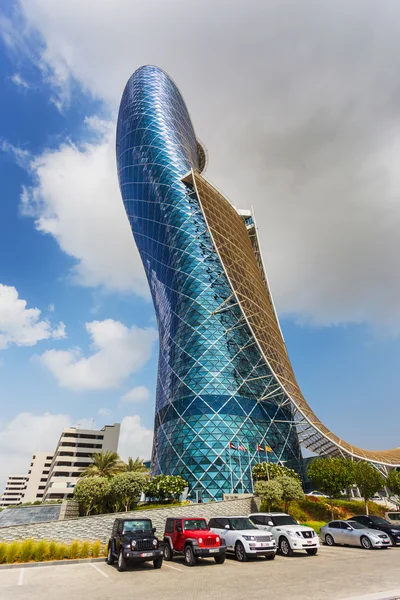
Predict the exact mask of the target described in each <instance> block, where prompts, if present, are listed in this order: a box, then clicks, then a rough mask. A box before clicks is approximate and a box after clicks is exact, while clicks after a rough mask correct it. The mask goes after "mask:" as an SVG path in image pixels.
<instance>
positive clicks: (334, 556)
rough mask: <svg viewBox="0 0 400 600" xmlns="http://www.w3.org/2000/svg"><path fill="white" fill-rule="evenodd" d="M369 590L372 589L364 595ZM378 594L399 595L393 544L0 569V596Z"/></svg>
mask: <svg viewBox="0 0 400 600" xmlns="http://www.w3.org/2000/svg"><path fill="white" fill-rule="evenodd" d="M371 594H374V595H371ZM133 597H134V598H145V599H146V600H152V599H154V600H160V599H162V600H177V599H178V600H179V599H182V600H186V599H188V598H190V599H191V600H197V599H199V600H200V599H201V600H204V599H206V598H210V599H211V598H212V599H213V600H215V599H217V600H243V599H244V598H253V599H254V600H264V599H265V598H267V599H269V598H271V599H272V598H279V600H292V599H293V600H350V598H351V600H354V599H355V598H357V600H383V599H385V600H386V599H387V600H388V599H390V600H393V599H396V600H397V598H400V547H398V548H389V549H387V550H369V551H368V550H363V549H362V548H343V547H334V548H327V547H323V548H321V549H320V552H319V554H318V555H317V556H308V555H306V554H302V553H299V554H297V555H295V556H294V557H293V558H283V557H281V556H277V557H276V559H275V560H274V561H271V562H270V561H266V560H264V559H263V558H258V559H255V560H251V561H249V562H247V563H238V562H237V561H236V560H234V559H233V558H229V559H227V560H226V561H225V564H223V565H217V564H215V563H214V561H213V560H202V561H200V562H199V564H198V565H196V566H195V567H192V568H189V567H186V566H185V565H184V564H183V562H182V561H181V560H179V559H177V560H174V561H173V562H172V563H170V562H168V563H167V562H164V565H163V568H162V569H160V570H154V569H153V566H152V564H151V563H146V564H144V565H141V566H136V567H133V568H132V569H131V570H129V571H127V572H125V573H118V571H117V570H116V569H115V568H114V567H109V566H108V565H106V564H105V563H86V564H79V565H65V566H54V567H38V568H35V569H31V568H25V569H21V568H20V569H10V570H8V569H7V570H1V571H0V598H1V600H22V599H23V600H92V599H93V600H115V598H133Z"/></svg>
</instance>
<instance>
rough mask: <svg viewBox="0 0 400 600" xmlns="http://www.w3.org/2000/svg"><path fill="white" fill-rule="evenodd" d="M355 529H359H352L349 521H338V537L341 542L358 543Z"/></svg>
mask: <svg viewBox="0 0 400 600" xmlns="http://www.w3.org/2000/svg"><path fill="white" fill-rule="evenodd" d="M357 531H359V530H356V529H353V527H352V526H351V525H350V524H349V523H346V522H344V521H341V523H340V537H341V540H342V541H341V544H349V546H356V545H358V536H357Z"/></svg>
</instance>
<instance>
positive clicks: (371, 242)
mask: <svg viewBox="0 0 400 600" xmlns="http://www.w3.org/2000/svg"><path fill="white" fill-rule="evenodd" d="M192 4H193V7H192V8H193V9H196V6H197V4H198V3H197V2H195V1H193V2H192ZM260 4H261V3H257V2H255V1H254V2H253V1H251V2H246V3H243V5H242V3H237V7H236V9H235V10H232V11H230V12H229V15H227V14H226V11H225V6H224V2H222V1H217V2H211V1H210V2H208V1H207V2H202V12H201V15H200V17H199V23H198V25H199V28H198V29H199V31H191V33H190V35H189V33H188V31H187V29H186V28H185V27H184V26H183V24H182V23H181V21H180V16H179V15H181V14H182V9H183V3H182V2H181V1H180V0H179V1H178V0H176V1H174V2H172V3H170V4H169V10H168V11H167V10H166V7H165V6H164V4H158V3H157V2H154V1H151V2H146V3H145V4H144V3H143V2H141V1H136V2H130V1H129V2H128V0H116V1H115V2H113V3H110V2H106V1H99V0H98V1H96V2H94V1H91V0H81V1H80V2H69V1H67V0H59V1H58V2H57V3H54V2H52V1H51V0H30V1H27V0H21V1H20V2H11V1H9V2H6V3H4V4H3V7H2V13H1V15H0V19H1V21H0V25H1V28H0V29H1V31H2V32H3V40H2V44H1V46H0V82H1V86H2V90H1V94H0V102H1V112H0V115H1V117H0V119H1V128H0V185H1V195H0V197H1V203H0V223H1V225H0V227H1V235H0V285H1V287H0V390H1V391H0V393H1V413H0V484H1V482H2V481H4V478H5V476H6V475H7V473H8V472H10V471H14V472H16V471H22V472H24V471H25V470H26V469H27V461H28V459H29V456H30V454H31V453H32V452H34V451H36V450H52V448H53V446H54V444H55V442H56V440H57V437H58V435H59V432H60V430H61V428H62V427H64V426H66V425H70V424H77V423H80V424H81V425H85V426H89V427H90V426H91V424H92V423H93V422H94V423H95V424H96V426H103V425H104V424H109V423H113V422H122V424H123V435H122V436H121V446H120V450H121V454H122V455H123V456H124V458H126V457H127V456H128V455H133V456H142V457H146V458H147V457H148V456H149V454H150V448H151V438H152V432H151V430H152V424H153V416H154V400H155V397H154V394H155V382H156V372H157V371H156V369H157V335H156V323H155V318H154V313H153V308H152V304H151V301H150V299H149V296H148V291H147V286H146V282H145V280H144V275H143V272H142V267H141V264H140V260H139V258H138V255H137V252H136V248H135V245H134V242H133V240H132V238H131V235H130V231H129V226H128V223H127V220H126V218H125V214H124V212H123V207H122V202H121V200H120V197H119V192H118V186H117V179H116V170H115V156H114V142H115V140H114V136H115V119H116V111H117V108H118V102H119V99H120V96H121V94H122V90H123V86H124V84H125V82H126V80H127V79H128V77H129V76H130V74H131V72H133V71H134V70H135V69H136V68H138V67H139V66H140V65H141V64H148V63H154V64H158V65H159V66H161V67H163V68H165V69H166V70H167V71H168V72H169V73H170V75H171V76H172V77H173V78H174V79H175V81H176V82H177V84H178V86H179V87H180V89H181V91H182V92H183V94H184V97H185V99H186V101H187V104H188V108H189V111H190V112H191V115H192V119H193V122H194V126H195V129H196V131H197V133H198V136H199V138H200V139H201V140H202V141H203V143H204V145H205V146H206V147H207V148H208V153H209V166H208V170H207V173H206V175H207V176H208V177H209V178H210V180H211V181H213V182H214V183H215V184H216V185H217V186H218V187H219V188H220V189H221V190H222V191H223V192H225V193H226V195H227V196H228V197H229V198H230V199H231V201H232V202H233V203H234V204H235V205H237V206H240V207H242V208H248V207H250V206H254V208H255V211H256V216H257V222H258V227H259V235H260V238H261V243H262V247H263V251H264V261H265V264H266V268H267V271H268V273H269V278H270V283H271V286H272V291H273V294H274V297H275V301H276V304H277V309H278V312H279V313H280V316H281V325H282V329H283V332H284V336H285V340H286V343H287V346H288V349H289V353H290V356H291V359H292V362H293V365H294V368H295V372H296V375H297V378H298V380H299V383H300V385H301V387H302V390H303V393H304V395H305V396H306V398H307V399H308V401H309V403H310V405H311V406H312V408H313V409H314V410H315V412H316V413H317V415H318V416H319V417H320V418H321V419H322V420H323V422H324V423H325V424H326V425H327V426H328V427H329V428H331V429H332V430H333V431H334V432H335V433H337V434H338V435H339V436H341V437H343V439H345V440H346V441H349V442H351V443H354V444H356V445H360V446H362V447H366V448H390V447H394V446H398V445H399V436H398V427H397V423H398V421H399V416H400V409H399V401H398V385H397V373H398V371H399V360H400V343H399V333H400V305H399V302H398V298H399V292H400V276H399V271H398V265H397V256H398V252H399V250H400V248H399V245H400V243H399V239H398V238H399V237H400V236H398V231H399V226H400V208H399V206H400V204H399V190H400V180H399V178H398V174H397V170H398V168H397V163H398V161H397V158H398V155H399V154H400V152H399V150H400V145H399V136H398V134H399V131H400V130H399V125H400V121H399V116H400V115H399V109H398V106H399V104H398V103H397V105H396V103H395V102H394V97H395V95H396V93H397V92H396V90H397V89H398V84H399V74H398V73H399V72H400V70H399V69H398V68H397V67H398V65H397V64H396V62H397V60H398V59H397V58H395V59H393V57H394V56H397V57H398V56H399V55H400V53H399V52H398V50H400V49H399V48H398V45H399V41H398V36H397V34H396V29H395V27H394V26H393V23H396V22H398V21H399V16H400V15H399V10H398V8H397V7H396V4H395V3H393V5H392V4H391V3H390V2H389V3H388V5H389V6H390V12H391V14H388V15H386V16H383V15H376V14H374V12H373V10H372V5H370V3H366V4H365V3H364V4H363V8H364V10H363V13H364V21H363V22H361V23H360V21H359V19H358V16H359V11H360V10H361V5H360V3H358V2H356V1H354V2H353V3H350V4H347V9H346V10H345V9H344V5H343V6H342V5H341V4H340V3H333V2H332V4H331V3H329V2H328V3H326V7H325V8H326V10H325V11H322V10H319V9H317V10H314V9H312V3H310V2H308V1H306V0H305V1H304V6H303V9H304V12H299V11H297V10H296V9H295V10H293V11H292V12H291V15H290V17H287V13H285V6H284V5H286V4H287V2H279V3H276V2H273V1H272V0H271V2H270V3H269V4H268V3H266V6H261V5H260ZM94 6H96V10H95V11H94V10H93V8H94ZM365 6H367V9H365ZM328 7H329V9H328ZM305 14H308V15H309V18H308V19H305V18H304V15H305ZM222 20H223V23H224V25H223V29H220V24H221V22H222ZM246 26H247V28H246ZM221 36H222V37H221ZM204 39H207V41H208V43H207V45H206V47H204ZM221 40H223V42H224V43H223V44H221ZM183 48H184V51H183V50H182V49H183ZM296 49H297V50H296ZM299 49H300V50H299ZM389 58H390V60H391V63H389V62H388V60H389ZM364 59H365V60H366V61H367V63H368V64H369V65H370V67H369V69H368V70H366V69H365V68H361V65H363V64H364V62H363V60H364ZM383 64H390V67H388V68H387V70H384V69H382V68H381V66H382V65H383ZM387 71H388V72H387ZM221 73H223V77H222V76H221ZM0 487H1V486H0Z"/></svg>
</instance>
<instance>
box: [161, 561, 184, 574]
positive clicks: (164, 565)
mask: <svg viewBox="0 0 400 600" xmlns="http://www.w3.org/2000/svg"><path fill="white" fill-rule="evenodd" d="M163 567H167V568H168V569H174V571H180V572H181V573H183V570H182V569H178V567H173V566H172V565H166V564H165V561H164V562H163Z"/></svg>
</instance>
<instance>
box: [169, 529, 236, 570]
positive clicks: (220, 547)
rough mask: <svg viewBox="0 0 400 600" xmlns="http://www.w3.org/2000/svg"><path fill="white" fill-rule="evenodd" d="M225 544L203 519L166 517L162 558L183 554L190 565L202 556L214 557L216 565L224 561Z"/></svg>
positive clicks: (170, 558) (171, 557)
mask: <svg viewBox="0 0 400 600" xmlns="http://www.w3.org/2000/svg"><path fill="white" fill-rule="evenodd" d="M225 552H226V545H225V543H224V541H223V540H222V541H221V539H220V537H219V535H217V534H216V533H213V532H212V531H210V529H209V528H208V525H207V521H206V520H205V519H195V518H193V517H187V518H184V517H178V518H173V519H167V521H166V523H165V531H164V559H165V560H172V559H173V557H174V556H178V555H181V556H184V557H185V563H186V564H187V565H188V566H189V567H192V566H193V565H194V564H196V562H197V560H198V559H199V558H200V557H202V558H206V557H214V560H215V562H216V563H217V565H222V563H223V562H225Z"/></svg>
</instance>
